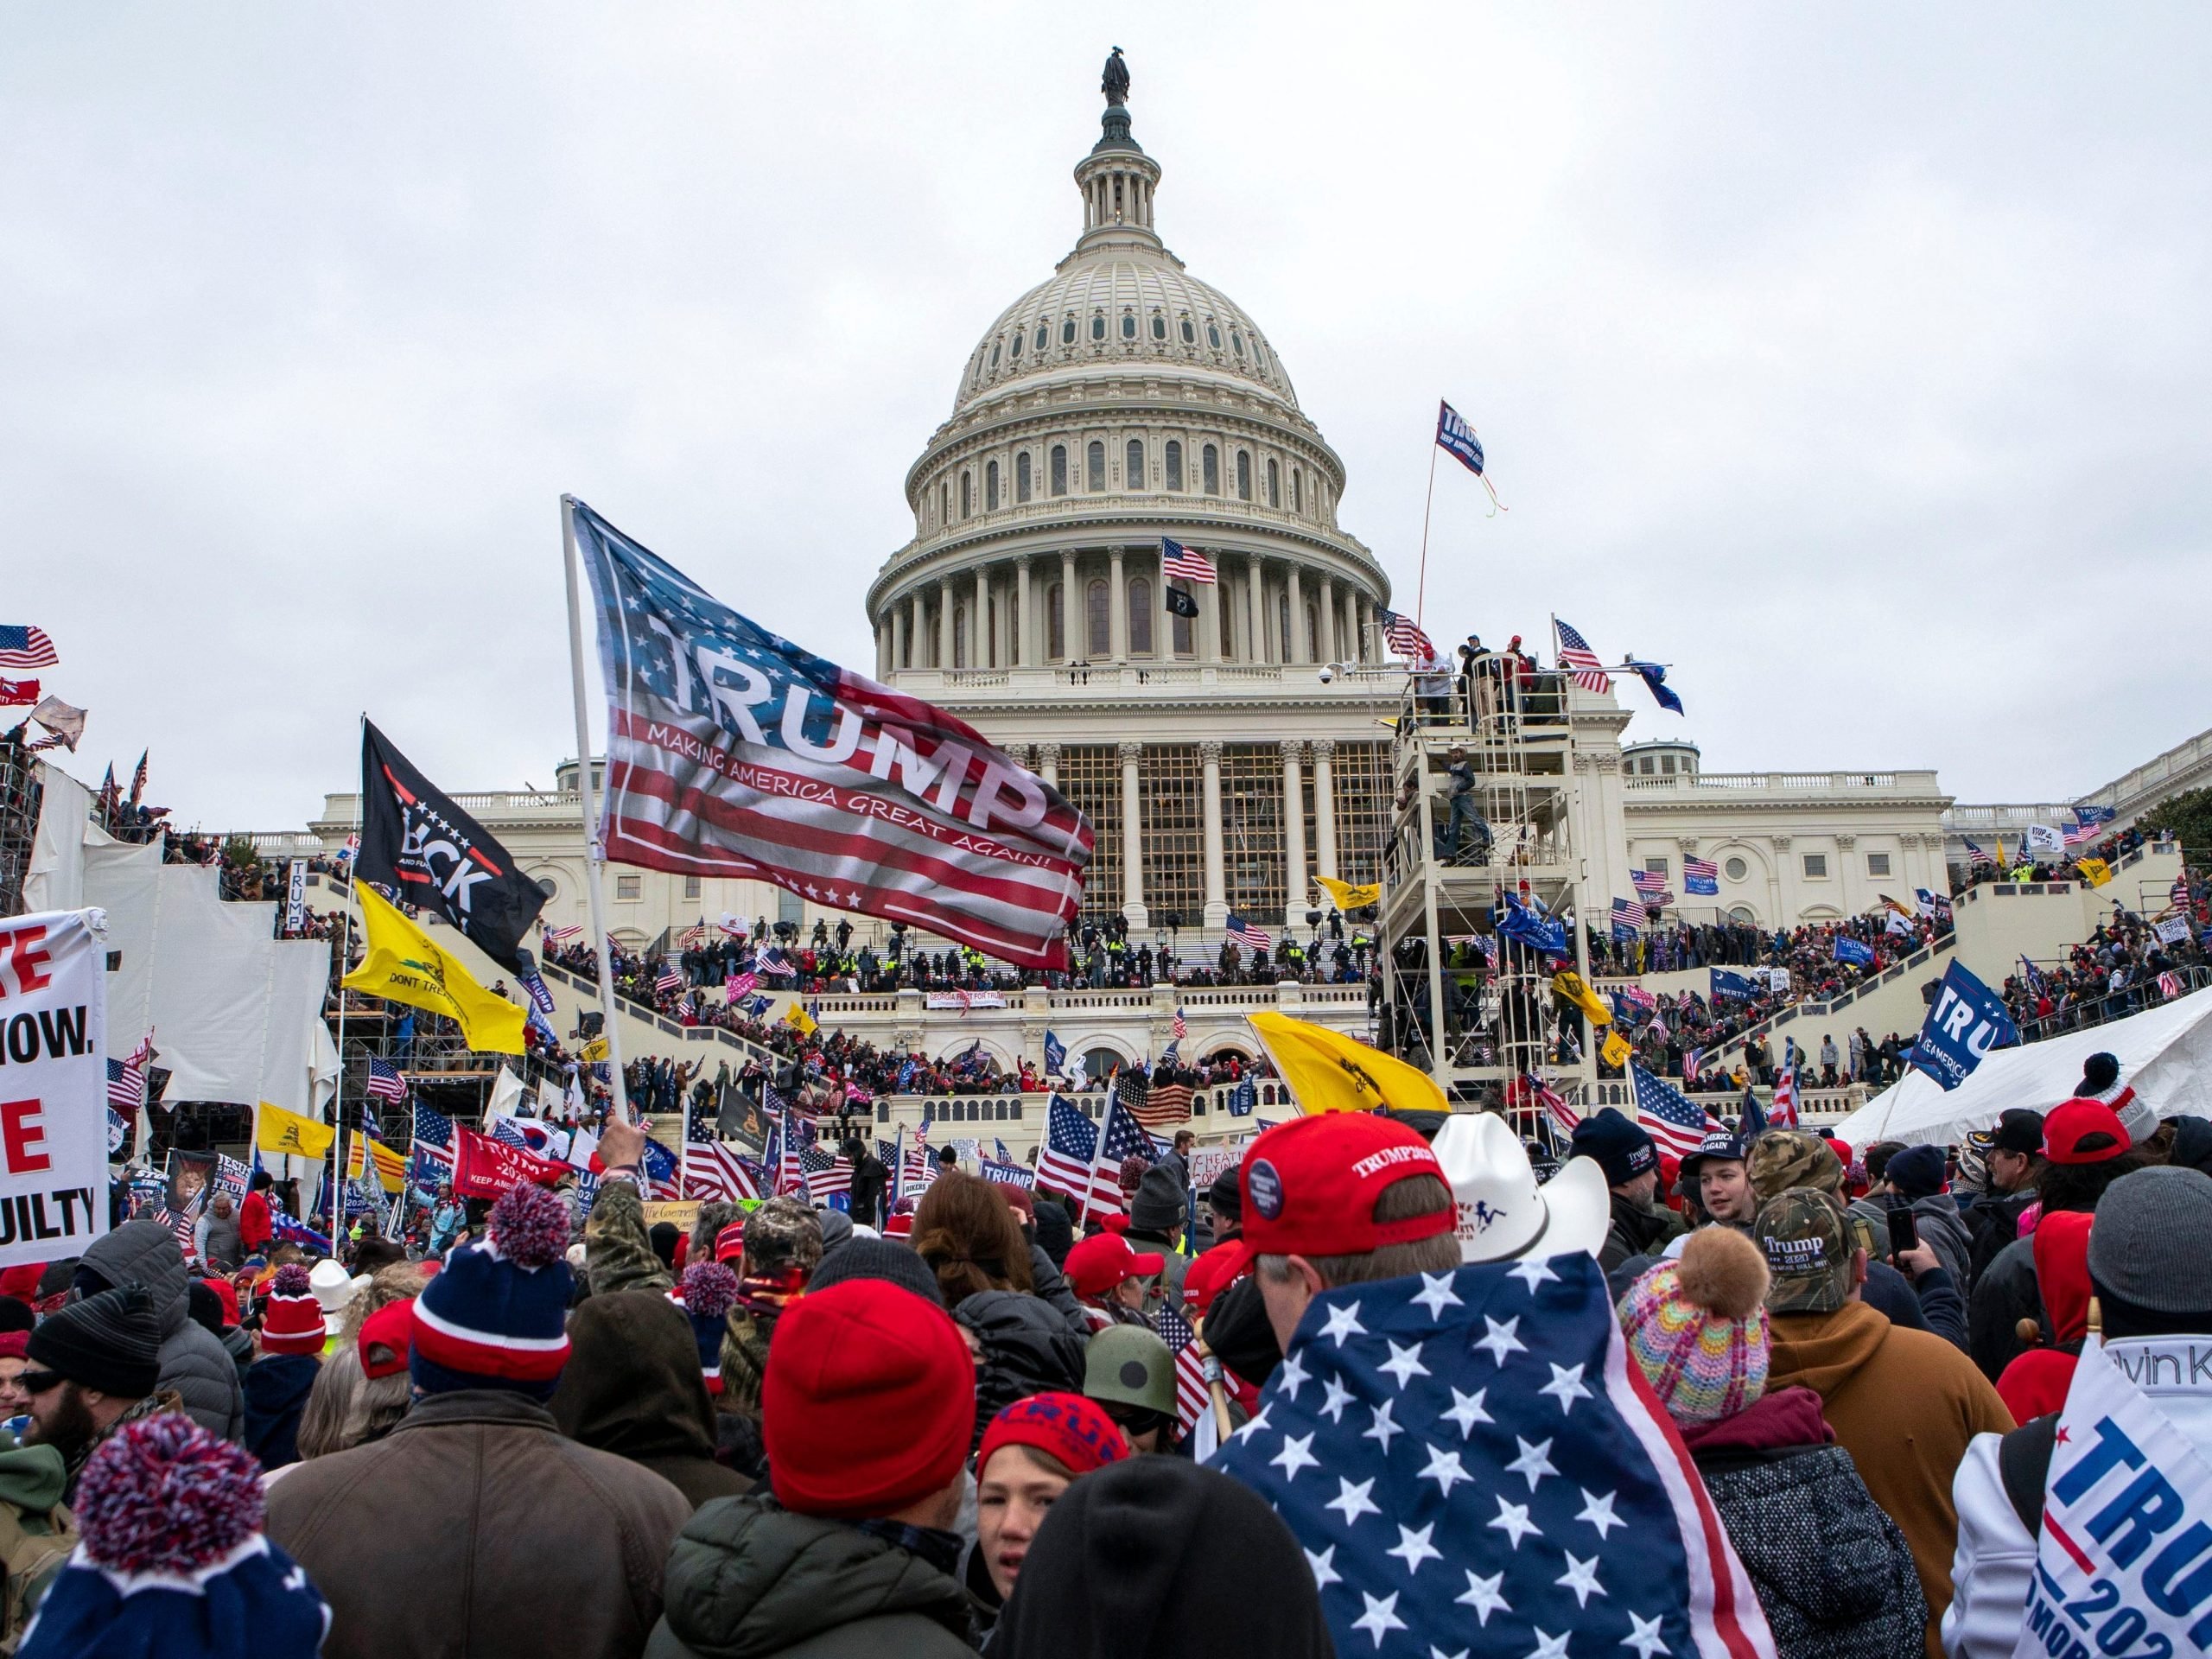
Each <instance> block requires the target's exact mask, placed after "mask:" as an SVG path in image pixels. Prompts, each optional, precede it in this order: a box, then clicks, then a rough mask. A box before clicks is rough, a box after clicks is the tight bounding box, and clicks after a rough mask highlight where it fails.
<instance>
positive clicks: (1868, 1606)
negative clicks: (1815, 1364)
mask: <svg viewBox="0 0 2212 1659" xmlns="http://www.w3.org/2000/svg"><path fill="white" fill-rule="evenodd" d="M1682 1440H1683V1441H1684V1443H1685V1444H1686V1445H1687V1446H1688V1447H1689V1451H1690V1456H1691V1458H1692V1459H1693V1460H1694V1462H1695V1463H1696V1464H1697V1467H1698V1472H1699V1473H1700V1475H1702V1476H1704V1478H1705V1489H1706V1491H1708V1492H1710V1493H1711V1494H1712V1495H1713V1507H1714V1508H1715V1509H1717V1510H1719V1511H1720V1523H1721V1524H1722V1525H1723V1526H1725V1527H1726V1528H1727V1529H1728V1539H1729V1541H1730V1542H1731V1543H1732V1544H1734V1545H1735V1547H1736V1554H1737V1556H1738V1559H1739V1560H1742V1562H1743V1563H1744V1570H1745V1572H1747V1573H1750V1574H1751V1584H1752V1587H1753V1588H1755V1589H1756V1590H1757V1591H1758V1597H1759V1605H1760V1606H1762V1607H1764V1609H1765V1610H1766V1622H1767V1624H1768V1625H1769V1626H1770V1628H1771V1629H1772V1630H1773V1631H1774V1640H1775V1647H1776V1649H1777V1652H1778V1654H1779V1655H1780V1659H1915V1656H1916V1655H1919V1654H1921V1653H1923V1651H1924V1650H1925V1643H1926V1640H1927V1630H1928V1603H1927V1600H1926V1599H1925V1598H1924V1597H1923V1595H1922V1593H1921V1589H1920V1575H1919V1574H1918V1573H1916V1571H1914V1568H1913V1563H1912V1551H1911V1548H1910V1547H1909V1546H1908V1545H1907V1544H1906V1542H1905V1541H1904V1534H1903V1533H1901V1532H1899V1531H1898V1530H1897V1522H1894V1521H1892V1520H1891V1519H1890V1517H1889V1516H1886V1515H1885V1514H1883V1513H1882V1510H1881V1509H1880V1507H1879V1506H1878V1505H1877V1504H1876V1503H1875V1502H1874V1500H1873V1498H1872V1496H1870V1495H1869V1494H1868V1492H1867V1491H1866V1482H1865V1481H1863V1480H1861V1479H1860V1478H1859V1471H1858V1469H1857V1468H1856V1467H1855V1466H1854V1465H1853V1463H1852V1461H1851V1453H1850V1452H1847V1451H1845V1450H1844V1449H1843V1448H1842V1447H1841V1446H1838V1445H1836V1444H1834V1440H1835V1434H1834V1431H1833V1430H1832V1429H1830V1428H1829V1427H1828V1426H1827V1420H1826V1419H1825V1418H1824V1417H1822V1416H1821V1398H1820V1396H1819V1395H1816V1394H1815V1393H1814V1392H1813V1391H1812V1390H1811V1389H1780V1390H1777V1392H1774V1393H1771V1394H1767V1395H1761V1396H1760V1398H1759V1399H1758V1400H1757V1401H1755V1402H1753V1403H1752V1404H1751V1406H1749V1407H1748V1408H1745V1410H1743V1411H1740V1412H1738V1413H1737V1414H1736V1415H1734V1416H1733V1417H1730V1418H1726V1419H1725V1420H1723V1421H1720V1422H1718V1423H1712V1424H1707V1425H1702V1426H1698V1427H1685V1428H1684V1429H1683V1431H1682Z"/></svg>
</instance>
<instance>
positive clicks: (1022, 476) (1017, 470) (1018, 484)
mask: <svg viewBox="0 0 2212 1659" xmlns="http://www.w3.org/2000/svg"><path fill="white" fill-rule="evenodd" d="M1014 499H1015V500H1016V501H1018V502H1019V501H1027V499H1029V452H1028V451H1027V449H1025V450H1023V451H1022V452H1021V453H1020V454H1018V455H1016V456H1015V457H1014Z"/></svg>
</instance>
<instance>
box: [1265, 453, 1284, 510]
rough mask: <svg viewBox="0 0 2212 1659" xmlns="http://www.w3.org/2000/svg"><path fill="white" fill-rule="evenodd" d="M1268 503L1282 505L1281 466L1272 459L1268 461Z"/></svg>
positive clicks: (1272, 505) (1273, 505)
mask: <svg viewBox="0 0 2212 1659" xmlns="http://www.w3.org/2000/svg"><path fill="white" fill-rule="evenodd" d="M1268 505H1269V506H1271V507H1279V506H1281V505H1282V468H1281V467H1280V466H1278V465H1276V463H1275V462H1274V461H1268Z"/></svg>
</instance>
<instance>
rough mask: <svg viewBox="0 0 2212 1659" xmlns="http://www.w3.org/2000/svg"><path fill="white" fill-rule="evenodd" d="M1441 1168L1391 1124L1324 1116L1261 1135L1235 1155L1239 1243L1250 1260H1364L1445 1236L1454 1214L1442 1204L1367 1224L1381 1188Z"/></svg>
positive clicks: (1360, 1115) (1356, 1115) (1364, 1115)
mask: <svg viewBox="0 0 2212 1659" xmlns="http://www.w3.org/2000/svg"><path fill="white" fill-rule="evenodd" d="M1409 1175H1433V1176H1434V1177H1435V1178H1436V1179H1438V1180H1439V1181H1440V1182H1442V1183H1443V1185H1444V1186H1445V1189H1446V1192H1447V1193H1448V1192H1449V1191H1450V1188H1451V1185H1452V1184H1451V1183H1450V1182H1449V1181H1448V1180H1446V1179H1445V1175H1444V1166H1442V1165H1441V1164H1440V1163H1438V1162H1437V1161H1436V1154H1435V1153H1434V1152H1433V1151H1432V1150H1431V1149H1430V1147H1429V1144H1428V1142H1427V1141H1424V1140H1422V1139H1421V1136H1420V1135H1416V1134H1414V1131H1413V1130H1411V1129H1410V1128H1407V1127H1406V1126H1405V1125H1404V1124H1403V1123H1400V1122H1395V1121H1393V1120H1392V1119H1390V1118H1387V1117H1377V1116H1374V1115H1373V1114H1371V1113H1368V1112H1331V1113H1328V1114H1327V1115H1325V1116H1320V1117H1300V1118H1294V1119H1292V1120H1291V1121H1290V1122H1287V1123H1281V1124H1278V1125H1276V1126H1275V1127H1274V1128H1272V1129H1269V1130H1268V1131H1267V1132H1266V1133H1265V1134H1263V1135H1261V1137H1260V1138H1259V1139H1258V1140H1256V1141H1254V1142H1253V1143H1252V1145H1251V1147H1250V1148H1249V1150H1248V1151H1246V1153H1245V1154H1244V1164H1243V1169H1242V1170H1241V1171H1240V1172H1239V1174H1238V1182H1237V1184H1238V1185H1239V1187H1240V1188H1241V1189H1242V1191H1243V1199H1244V1222H1243V1228H1244V1231H1243V1243H1244V1246H1245V1248H1246V1249H1248V1250H1249V1251H1250V1252H1251V1253H1252V1254H1254V1255H1291V1254H1294V1253H1295V1254H1296V1255H1368V1254H1369V1253H1370V1252H1372V1251H1375V1250H1379V1249H1382V1248H1383V1246H1384V1245H1385V1244H1407V1243H1412V1242H1413V1241H1414V1240H1415V1239H1421V1238H1432V1237H1433V1236H1436V1235H1437V1234H1439V1233H1448V1232H1450V1231H1451V1230H1452V1227H1453V1226H1454V1225H1455V1224H1457V1221H1458V1214H1457V1211H1456V1210H1455V1208H1454V1206H1453V1205H1451V1204H1450V1203H1448V1202H1447V1203H1446V1204H1445V1205H1443V1207H1442V1208H1440V1209H1439V1210H1437V1211H1434V1212H1433V1214H1430V1215H1426V1216H1415V1217H1412V1218H1411V1219H1410V1220H1407V1221H1391V1222H1380V1223H1378V1222H1377V1221H1376V1219H1375V1203H1376V1199H1378V1198H1381V1197H1382V1196H1383V1189H1384V1188H1385V1187H1388V1186H1391V1185H1395V1184H1396V1183H1397V1182H1399V1181H1402V1180H1404V1179H1406V1178H1407V1177H1408V1176H1409Z"/></svg>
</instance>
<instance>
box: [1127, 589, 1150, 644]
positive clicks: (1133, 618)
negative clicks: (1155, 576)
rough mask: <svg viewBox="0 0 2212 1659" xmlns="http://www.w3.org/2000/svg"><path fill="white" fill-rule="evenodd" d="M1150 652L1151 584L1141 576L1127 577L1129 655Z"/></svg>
mask: <svg viewBox="0 0 2212 1659" xmlns="http://www.w3.org/2000/svg"><path fill="white" fill-rule="evenodd" d="M1151 654H1152V584H1151V583H1150V582H1147V581H1146V580H1145V579H1144V578H1143V577H1142V576H1131V577H1130V578H1129V655H1130V656H1132V657H1147V656H1150V655H1151Z"/></svg>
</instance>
